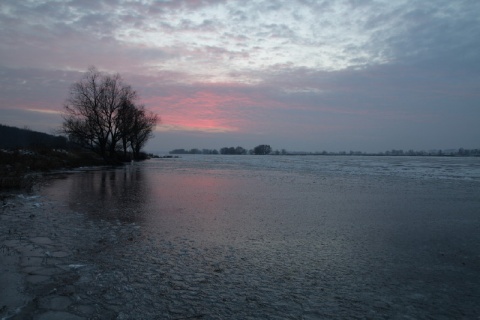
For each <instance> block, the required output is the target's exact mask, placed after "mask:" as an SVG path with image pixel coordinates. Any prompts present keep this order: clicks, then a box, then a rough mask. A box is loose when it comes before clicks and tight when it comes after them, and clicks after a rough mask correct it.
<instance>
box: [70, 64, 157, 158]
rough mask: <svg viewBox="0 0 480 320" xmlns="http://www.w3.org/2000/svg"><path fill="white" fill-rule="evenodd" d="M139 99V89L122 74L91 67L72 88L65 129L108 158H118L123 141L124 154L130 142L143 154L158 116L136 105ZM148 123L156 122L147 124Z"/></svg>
mask: <svg viewBox="0 0 480 320" xmlns="http://www.w3.org/2000/svg"><path fill="white" fill-rule="evenodd" d="M137 100H138V95H137V93H136V92H135V90H133V89H132V87H131V86H129V85H126V84H125V83H124V82H123V80H122V78H121V76H120V75H119V74H115V75H108V74H103V73H101V72H99V71H98V70H97V69H96V68H95V67H91V68H90V69H89V70H88V71H87V72H86V74H85V75H84V76H83V78H82V79H81V80H80V81H78V82H76V83H74V84H73V85H72V87H71V89H70V94H69V97H68V99H67V100H66V103H65V106H64V114H63V118H64V122H63V132H64V133H66V134H67V135H68V136H69V137H70V139H72V140H73V141H75V142H77V143H79V144H80V145H82V146H84V147H87V148H90V149H92V150H94V151H96V152H98V153H99V154H100V155H101V156H102V157H104V158H108V157H114V155H115V153H116V151H117V148H118V146H119V142H120V141H121V142H122V147H123V151H124V155H126V154H127V145H128V144H129V143H130V145H131V147H132V150H133V151H134V154H135V150H137V149H138V152H137V153H139V152H140V149H141V148H142V147H143V146H144V145H145V142H146V141H147V140H148V139H149V138H150V137H151V132H152V131H153V128H154V127H155V125H156V121H157V116H156V115H153V114H152V115H147V114H146V111H145V110H144V107H143V106H141V107H137V106H136V101H137ZM142 117H143V118H146V119H143V118H142ZM137 118H138V119H137ZM147 118H148V119H150V120H152V121H150V122H149V121H147ZM153 120H154V121H153ZM144 122H147V123H152V124H150V126H146V125H145V124H144ZM137 123H138V124H137ZM140 128H142V129H140ZM145 130H146V131H148V134H145V132H144V131H145ZM133 140H135V143H132V141H133ZM137 141H140V142H137Z"/></svg>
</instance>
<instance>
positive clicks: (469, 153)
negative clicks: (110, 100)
mask: <svg viewBox="0 0 480 320" xmlns="http://www.w3.org/2000/svg"><path fill="white" fill-rule="evenodd" d="M169 153H170V154H233V155H243V154H250V155H255V154H256V155H291V156H293V155H298V156H302V155H315V156H316V155H321V156H436V157H480V149H464V148H460V149H448V150H429V151H425V150H420V151H415V150H407V151H404V150H401V149H399V150H396V149H392V150H388V151H385V152H375V153H372V152H362V151H339V152H328V151H316V152H303V151H287V150H285V149H282V150H273V149H272V148H271V147H270V146H269V145H259V146H256V147H255V148H253V149H250V150H248V151H247V149H244V148H242V147H224V148H221V149H220V151H218V150H216V149H190V150H186V149H175V150H172V151H170V152H169Z"/></svg>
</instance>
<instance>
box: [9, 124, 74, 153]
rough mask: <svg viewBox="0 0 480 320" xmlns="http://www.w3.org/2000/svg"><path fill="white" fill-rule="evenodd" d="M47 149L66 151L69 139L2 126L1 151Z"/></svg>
mask: <svg viewBox="0 0 480 320" xmlns="http://www.w3.org/2000/svg"><path fill="white" fill-rule="evenodd" d="M32 147H47V148H56V149H64V148H66V147H67V139H66V138H65V137H61V136H54V135H51V134H47V133H43V132H37V131H32V130H30V129H20V128H15V127H9V126H6V125H2V124H0V149H16V148H32Z"/></svg>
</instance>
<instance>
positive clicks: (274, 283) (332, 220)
mask: <svg viewBox="0 0 480 320" xmlns="http://www.w3.org/2000/svg"><path fill="white" fill-rule="evenodd" d="M42 192H43V194H44V195H45V196H47V197H49V198H51V199H54V200H56V201H59V202H61V203H64V204H65V205H68V207H69V208H70V209H72V210H73V211H75V212H80V213H82V214H85V215H86V216H87V217H88V219H89V220H90V221H104V222H105V221H106V222H108V223H111V224H112V225H115V226H120V227H121V226H122V225H131V224H135V225H137V226H139V230H140V232H141V234H142V237H141V238H140V240H139V241H138V242H135V243H132V244H131V246H135V250H131V248H129V247H128V245H127V246H126V247H125V248H115V249H112V252H108V251H106V252H105V251H104V252H102V258H103V259H106V260H105V261H107V262H108V265H109V268H110V269H111V270H114V271H115V270H118V271H122V272H124V273H127V272H131V273H136V274H150V272H151V270H152V268H153V269H155V268H157V267H158V268H159V270H160V269H161V270H163V271H161V272H162V275H163V276H162V277H163V278H162V279H163V280H162V279H160V280H158V279H157V278H155V279H157V280H152V281H151V288H148V290H147V289H145V290H147V291H148V292H150V294H151V295H152V296H153V297H155V296H158V297H159V298H158V299H160V300H161V299H163V298H161V297H162V296H169V295H170V294H172V295H173V294H174V293H175V294H177V292H176V291H175V292H174V291H168V290H169V289H168V288H165V286H164V284H165V283H173V282H172V281H173V280H172V279H174V280H175V279H176V280H179V281H183V283H184V284H185V283H186V286H187V287H192V286H193V287H194V288H195V290H196V292H198V295H191V296H189V295H187V296H179V298H178V299H179V300H181V301H180V302H178V301H177V302H175V303H174V302H170V303H169V304H168V306H166V307H165V308H167V309H168V310H171V304H179V305H178V306H177V309H179V310H189V309H188V308H189V307H190V308H194V309H195V310H197V311H196V312H197V314H202V317H203V316H205V318H207V319H211V318H212V319H213V318H219V319H221V318H224V317H226V316H228V317H233V318H239V319H240V318H245V317H250V318H258V319H260V318H265V317H267V318H293V319H306V318H312V319H316V318H345V317H359V318H363V317H366V318H369V317H370V318H399V319H400V318H401V319H403V318H432V319H438V318H445V319H447V318H474V319H478V317H479V316H480V246H479V244H480V232H479V231H480V159H475V158H422V157H412V158H410V157H391V158H389V157H329V156H328V157H325V156H323V157H320V156H303V157H302V156H297V157H293V156H279V157H273V156H266V157H265V156H264V157H256V156H185V157H182V158H179V159H157V160H150V161H147V162H144V163H135V164H133V165H127V166H126V167H123V168H116V169H110V170H108V169H105V170H92V171H85V172H78V173H75V174H71V175H68V176H67V177H65V178H64V179H58V180H54V181H52V183H51V184H50V185H49V186H48V187H46V188H45V189H44V190H43V191H42ZM119 254H120V255H122V257H127V258H128V259H127V261H132V262H134V261H141V263H140V262H138V263H137V264H135V267H132V266H129V265H128V264H127V265H126V264H125V263H124V261H125V260H121V261H123V262H120V261H119V260H116V259H114V257H118V255H119ZM109 255H111V258H109ZM146 257H147V258H146ZM148 257H152V260H151V261H150V260H149V258H148ZM159 258H163V259H165V260H163V261H165V262H164V263H163V264H162V265H161V266H158V265H157V267H155V264H154V262H153V261H156V262H155V263H158V259H159ZM167 260H168V261H167ZM167 265H168V266H170V267H166V266H167ZM174 266H176V267H174ZM129 268H133V269H131V270H129V271H128V269H129ZM162 268H163V269H162ZM165 268H166V269H165ZM112 272H113V271H112ZM173 273H175V274H173ZM199 274H200V275H202V276H203V277H204V278H207V279H210V280H208V281H200V280H198V275H199ZM192 275H194V276H192ZM195 277H196V278H195ZM195 279H197V280H198V281H197V280H195ZM169 281H170V282H169ZM155 290H160V291H161V290H163V291H161V292H160V293H159V292H156V291H155ZM172 292H173V293H172ZM142 294H146V293H138V299H141V298H140V297H141V295H142ZM135 297H137V295H135ZM130 298H131V297H130ZM119 299H121V298H119ZM152 299H155V298H152ZM132 303H134V302H132ZM192 306H193V307H192ZM158 308H161V307H160V306H159V307H158ZM182 308H184V309H182ZM153 309H155V308H153ZM198 310H202V311H201V312H199V311H198ZM125 312H127V313H128V311H125ZM152 312H153V313H152V314H155V310H153V311H152ZM178 312H180V313H182V311H178ZM185 312H187V311H185ZM182 314H183V313H182ZM183 315H185V314H183ZM140 318H141V317H140Z"/></svg>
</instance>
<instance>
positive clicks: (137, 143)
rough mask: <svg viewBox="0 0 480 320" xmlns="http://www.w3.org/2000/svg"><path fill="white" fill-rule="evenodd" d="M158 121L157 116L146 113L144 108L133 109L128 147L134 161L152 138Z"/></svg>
mask: <svg viewBox="0 0 480 320" xmlns="http://www.w3.org/2000/svg"><path fill="white" fill-rule="evenodd" d="M159 121H160V119H159V118H158V116H157V115H156V114H154V113H152V112H147V111H146V110H145V107H144V106H140V107H137V108H136V109H135V112H134V117H133V121H132V123H133V126H132V131H131V135H130V145H131V148H132V152H133V157H134V158H135V159H139V158H140V151H141V150H142V148H143V147H144V146H145V143H146V142H147V141H148V140H149V139H150V138H151V137H152V132H153V129H155V126H156V125H157V123H158V122H159Z"/></svg>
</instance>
